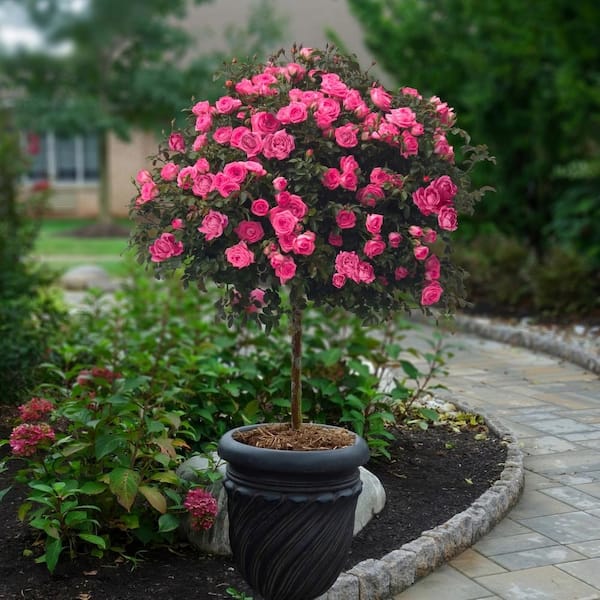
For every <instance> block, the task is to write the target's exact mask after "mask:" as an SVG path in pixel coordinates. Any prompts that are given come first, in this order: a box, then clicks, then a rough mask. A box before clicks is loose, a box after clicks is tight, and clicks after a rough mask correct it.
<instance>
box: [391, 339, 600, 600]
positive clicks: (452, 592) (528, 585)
mask: <svg viewBox="0 0 600 600" xmlns="http://www.w3.org/2000/svg"><path fill="white" fill-rule="evenodd" d="M452 341H453V343H454V344H456V347H455V350H454V354H455V356H454V358H452V359H451V360H450V362H449V367H450V375H449V376H448V377H447V378H445V379H444V380H443V383H444V384H445V385H447V386H448V388H449V390H448V391H447V392H440V394H439V395H440V396H441V397H447V398H448V399H450V400H452V399H455V400H462V401H465V402H467V403H468V404H469V406H470V407H472V408H473V409H477V410H481V411H483V412H485V413H486V414H489V415H494V416H496V417H498V418H499V419H500V420H501V421H503V422H504V423H505V424H506V426H507V427H508V428H509V429H511V430H512V431H513V432H514V433H515V434H516V435H517V436H518V438H519V441H520V443H521V446H522V448H523V452H524V455H525V468H526V475H525V491H524V493H523V496H522V498H521V500H520V501H519V503H518V504H517V505H516V506H515V507H514V508H513V509H512V511H511V512H510V513H509V515H508V516H507V517H506V518H505V519H504V520H503V521H502V522H501V523H500V524H499V525H497V526H496V527H495V528H494V529H493V530H492V531H491V532H490V533H489V534H488V535H486V536H485V537H484V538H483V539H481V540H480V541H479V542H478V543H477V544H475V545H474V546H473V547H472V548H470V549H469V550H467V551H465V552H463V553H462V554H461V555H460V556H458V557H457V558H455V559H454V560H452V561H451V562H450V563H448V564H446V565H444V566H442V567H441V568H439V569H437V570H436V571H435V572H433V573H432V574H430V575H428V576H427V577H425V578H423V579H422V580H420V581H418V582H417V583H415V584H414V585H413V586H412V587H410V588H409V589H407V590H405V591H404V592H402V593H401V594H399V595H397V596H396V597H395V600H442V599H443V600H484V599H485V600H492V599H499V598H502V599H504V600H600V378H599V377H598V375H594V374H593V373H590V372H587V371H584V370H583V369H581V368H579V367H576V366H574V365H572V364H569V363H565V362H562V361H560V360H558V359H555V358H551V357H548V356H546V355H542V354H535V353H532V352H531V351H530V350H526V349H521V348H515V347H511V346H507V345H503V344H500V343H497V342H492V341H486V340H482V339H479V338H475V337H470V336H467V335H463V334H455V335H454V336H453V338H452ZM407 518H410V515H407Z"/></svg>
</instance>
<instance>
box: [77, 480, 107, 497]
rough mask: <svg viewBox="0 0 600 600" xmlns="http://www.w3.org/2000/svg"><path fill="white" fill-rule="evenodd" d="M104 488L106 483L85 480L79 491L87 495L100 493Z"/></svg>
mask: <svg viewBox="0 0 600 600" xmlns="http://www.w3.org/2000/svg"><path fill="white" fill-rule="evenodd" d="M105 489H106V485H104V484H103V483H100V482H98V481H86V482H85V483H84V484H83V485H82V486H81V489H80V491H81V493H82V494H86V495H87V496H95V495H96V494H101V493H102V492H103V491H104V490H105Z"/></svg>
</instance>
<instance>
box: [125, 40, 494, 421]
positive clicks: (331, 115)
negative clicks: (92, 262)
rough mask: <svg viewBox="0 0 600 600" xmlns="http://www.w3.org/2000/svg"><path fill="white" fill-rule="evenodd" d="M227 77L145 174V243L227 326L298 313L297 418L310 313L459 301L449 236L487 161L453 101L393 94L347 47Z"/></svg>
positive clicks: (155, 261)
mask: <svg viewBox="0 0 600 600" xmlns="http://www.w3.org/2000/svg"><path fill="white" fill-rule="evenodd" d="M224 75H225V77H226V81H225V89H226V92H225V93H224V95H223V96H222V97H220V98H219V99H218V100H217V101H216V102H215V103H214V104H213V103H210V102H208V101H199V102H196V103H195V104H194V105H193V106H192V108H191V111H190V115H189V124H188V126H187V127H186V128H184V129H183V130H181V131H173V132H172V133H171V134H170V135H169V137H168V139H167V140H166V141H165V143H164V144H163V145H161V147H160V149H159V152H158V154H157V155H156V156H154V157H153V165H154V167H153V168H152V169H151V170H146V169H144V170H141V171H140V172H139V173H138V174H137V177H136V184H137V189H138V193H137V195H136V196H135V198H134V199H133V201H132V205H131V215H132V218H133V219H134V221H135V223H136V228H135V231H134V233H133V236H132V243H133V244H134V245H135V246H136V247H137V250H138V255H139V259H140V261H141V262H147V263H149V264H151V265H152V266H153V268H154V269H155V272H156V275H157V276H158V277H162V276H164V275H165V274H166V273H167V272H170V271H176V272H178V273H179V274H180V275H181V277H182V280H183V282H184V284H190V283H193V284H195V285H197V286H199V287H200V288H201V289H204V287H205V286H206V284H207V282H215V283H216V284H217V285H218V286H220V287H222V288H223V289H224V293H223V294H222V296H221V300H220V302H219V305H218V308H219V311H220V314H221V315H222V316H228V318H229V319H230V320H231V319H233V318H234V317H235V316H238V317H242V318H244V319H246V318H254V319H256V320H257V321H258V322H259V323H261V324H263V325H264V326H266V328H267V330H269V329H270V328H271V327H273V326H274V325H275V324H277V322H278V321H279V318H280V317H281V315H282V314H283V313H284V312H289V313H290V315H291V320H290V323H291V334H292V356H293V362H292V366H293V369H292V424H293V426H294V427H298V426H299V423H300V420H301V419H300V412H299V410H300V409H299V405H300V402H299V388H300V385H299V381H300V353H301V327H302V321H301V318H302V311H303V309H304V308H305V307H306V306H307V304H308V303H310V302H312V303H314V304H315V305H318V306H323V307H335V306H341V307H344V308H346V309H349V310H351V311H353V312H355V313H356V314H358V315H359V316H361V317H362V318H364V319H365V320H370V321H374V320H375V319H379V318H381V317H386V316H389V315H393V314H395V313H397V312H398V311H404V310H410V309H411V308H417V307H421V309H423V310H424V311H425V312H427V311H429V309H430V308H431V307H434V308H436V309H439V310H444V311H451V310H453V309H454V308H456V307H457V306H458V305H460V304H461V303H462V302H463V286H462V279H463V273H462V272H461V270H460V269H459V268H458V267H456V266H455V265H454V264H453V263H452V260H451V236H452V234H453V233H454V232H455V231H456V230H457V229H458V226H459V216H460V214H462V213H469V212H470V211H471V210H472V208H473V205H474V204H475V202H476V201H477V200H479V199H480V198H481V196H482V195H483V193H484V191H485V190H483V189H480V190H474V189H472V187H471V182H470V177H469V172H470V170H471V169H472V167H473V166H474V165H475V164H476V163H477V162H478V161H480V160H485V159H487V158H488V156H487V152H486V149H485V148H484V147H481V146H480V147H472V146H469V145H468V139H469V138H468V136H467V134H466V133H465V132H463V131H461V130H460V129H458V128H457V127H456V116H455V114H454V111H453V110H452V108H451V107H449V106H448V104H447V103H446V102H443V101H442V100H440V99H439V98H437V97H435V96H434V97H429V98H426V97H423V95H422V94H421V93H419V91H417V90H415V89H414V88H410V87H402V88H400V89H398V90H395V91H390V90H387V89H385V88H384V87H383V86H382V85H380V84H379V83H378V82H377V81H375V80H374V79H372V78H371V77H370V75H369V74H368V73H365V72H363V71H361V69H360V68H359V66H358V64H357V63H356V62H355V60H354V59H352V58H350V57H347V56H344V55H342V54H339V53H338V52H337V51H336V50H335V49H334V48H327V49H325V50H324V51H322V50H314V49H310V48H302V47H300V48H297V47H294V48H292V50H291V58H290V59H288V58H286V56H285V53H283V52H280V53H279V54H278V55H277V56H275V57H273V58H272V59H271V60H269V61H268V62H267V63H266V64H260V63H258V62H248V63H243V62H238V61H236V60H234V61H232V62H231V64H229V65H228V66H227V67H226V69H225V73H224ZM454 140H459V141H460V142H461V143H463V145H461V147H460V148H456V149H455V147H454V145H453V143H454ZM282 292H284V294H282ZM284 296H285V297H286V298H287V301H286V302H283V301H282V298H283V297H284Z"/></svg>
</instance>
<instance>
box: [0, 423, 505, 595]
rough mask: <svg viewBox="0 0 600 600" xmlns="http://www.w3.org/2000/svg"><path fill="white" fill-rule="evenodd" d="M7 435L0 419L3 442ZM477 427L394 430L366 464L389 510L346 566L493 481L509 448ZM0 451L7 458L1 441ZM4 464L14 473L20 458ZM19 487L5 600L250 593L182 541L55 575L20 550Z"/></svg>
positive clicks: (437, 518)
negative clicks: (385, 450) (387, 447)
mask: <svg viewBox="0 0 600 600" xmlns="http://www.w3.org/2000/svg"><path fill="white" fill-rule="evenodd" d="M9 432H10V429H7V427H6V423H4V426H3V425H2V423H1V422H0V439H1V438H3V437H4V438H5V437H7V436H8V433H9ZM475 433H477V432H476V431H475V430H468V431H463V432H460V433H456V432H453V431H451V430H450V429H448V428H446V427H435V428H430V429H429V430H428V431H421V430H407V429H402V430H395V431H394V434H395V442H394V443H393V445H392V447H391V453H392V460H391V461H387V460H381V459H377V460H371V462H370V463H369V464H368V465H367V467H368V468H369V469H370V470H371V471H372V472H373V473H375V474H376V475H377V476H378V477H379V478H380V479H381V481H382V483H383V485H384V487H385V489H386V494H387V503H386V507H385V509H384V510H383V512H382V513H381V514H380V515H379V516H377V517H375V518H374V519H373V520H372V521H371V522H370V523H369V524H368V525H367V526H366V527H365V529H363V531H362V532H360V533H359V534H358V535H357V536H356V538H355V539H354V543H353V545H352V548H351V552H350V555H349V556H348V561H347V564H346V569H350V568H351V567H352V566H353V565H355V564H356V563H358V562H360V561H362V560H364V559H367V558H381V557H382V556H384V555H385V554H387V553H388V552H391V551H392V550H395V549H397V548H399V547H400V546H401V545H402V544H404V543H406V542H409V541H411V540H413V539H415V538H417V537H418V536H419V535H420V534H421V532H422V531H425V530H427V529H431V528H433V527H435V526H436V525H439V524H441V523H443V522H445V521H447V520H448V519H449V518H450V517H452V516H453V515H455V514H457V513H459V512H461V511H462V510H464V509H466V508H467V507H468V506H469V505H470V504H471V503H472V502H473V501H474V500H475V499H476V498H477V497H479V496H480V495H481V494H482V493H483V492H484V491H485V490H486V489H487V488H488V487H489V486H490V484H491V483H493V482H494V481H495V480H496V479H498V477H499V475H500V473H501V471H502V469H503V462H504V460H505V456H506V448H505V446H504V445H503V444H502V443H501V442H500V440H498V439H497V438H496V437H494V436H493V435H491V434H490V435H488V437H487V439H485V440H479V441H478V440H475ZM0 452H4V454H6V452H7V447H6V446H5V447H3V448H2V449H0ZM9 464H10V465H11V470H13V471H14V468H15V467H16V466H17V465H16V461H11V462H10V463H9ZM9 482H10V471H9V472H5V473H2V474H0V489H3V488H5V487H7V485H8V484H9ZM24 492H25V490H23V489H20V488H14V489H12V490H11V491H10V492H9V493H8V494H7V495H6V496H5V498H4V500H3V502H2V503H1V504H0V599H2V600H16V599H18V598H26V599H31V600H147V598H152V597H155V598H161V600H174V599H175V598H194V599H195V600H222V599H231V596H230V595H229V594H227V593H226V591H225V590H226V589H227V588H228V587H233V588H235V589H237V590H239V591H241V592H242V591H243V592H245V593H246V594H248V595H249V596H252V592H251V590H250V589H249V588H248V587H247V586H246V585H245V583H244V582H243V581H242V580H241V579H240V577H239V576H238V575H237V573H236V571H235V568H234V565H233V563H232V562H231V560H230V559H227V558H225V559H223V558H222V557H212V556H200V555H199V554H198V552H197V551H194V550H193V549H192V548H190V547H189V546H187V545H186V544H183V543H182V544H181V545H180V546H179V547H177V548H175V549H169V548H161V549H156V550H152V551H148V552H142V553H140V554H139V555H138V558H140V559H141V560H140V562H138V563H137V565H136V566H135V567H134V565H133V564H132V563H131V562H127V561H124V560H123V559H120V560H107V559H105V560H103V561H99V560H96V559H92V558H87V557H84V558H80V559H77V560H75V561H72V562H70V561H69V560H68V559H66V560H63V562H61V563H60V564H59V566H58V568H57V570H56V571H55V573H54V575H53V576H51V575H50V574H49V573H48V572H47V570H46V568H45V566H44V565H38V564H35V562H34V559H33V558H32V557H26V556H24V553H26V554H27V553H29V552H30V551H33V554H34V556H35V554H36V548H35V546H33V544H34V541H35V538H34V536H33V535H32V533H31V530H29V529H28V528H26V527H24V526H23V525H22V524H21V523H19V522H18V520H17V518H16V512H17V508H18V506H19V504H20V503H21V502H22V500H23V497H24ZM255 600H256V598H255Z"/></svg>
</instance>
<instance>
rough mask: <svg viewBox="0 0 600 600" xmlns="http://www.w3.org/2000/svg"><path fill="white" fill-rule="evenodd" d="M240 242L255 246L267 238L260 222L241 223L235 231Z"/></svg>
mask: <svg viewBox="0 0 600 600" xmlns="http://www.w3.org/2000/svg"><path fill="white" fill-rule="evenodd" d="M234 231H235V233H236V234H237V236H238V237H239V238H240V240H242V241H244V242H248V243H249V244H254V243H255V242H259V241H260V240H262V239H263V237H265V232H264V229H263V227H262V225H261V224H260V223H259V222H258V221H240V222H239V223H238V226H237V227H236V228H235V229H234Z"/></svg>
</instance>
